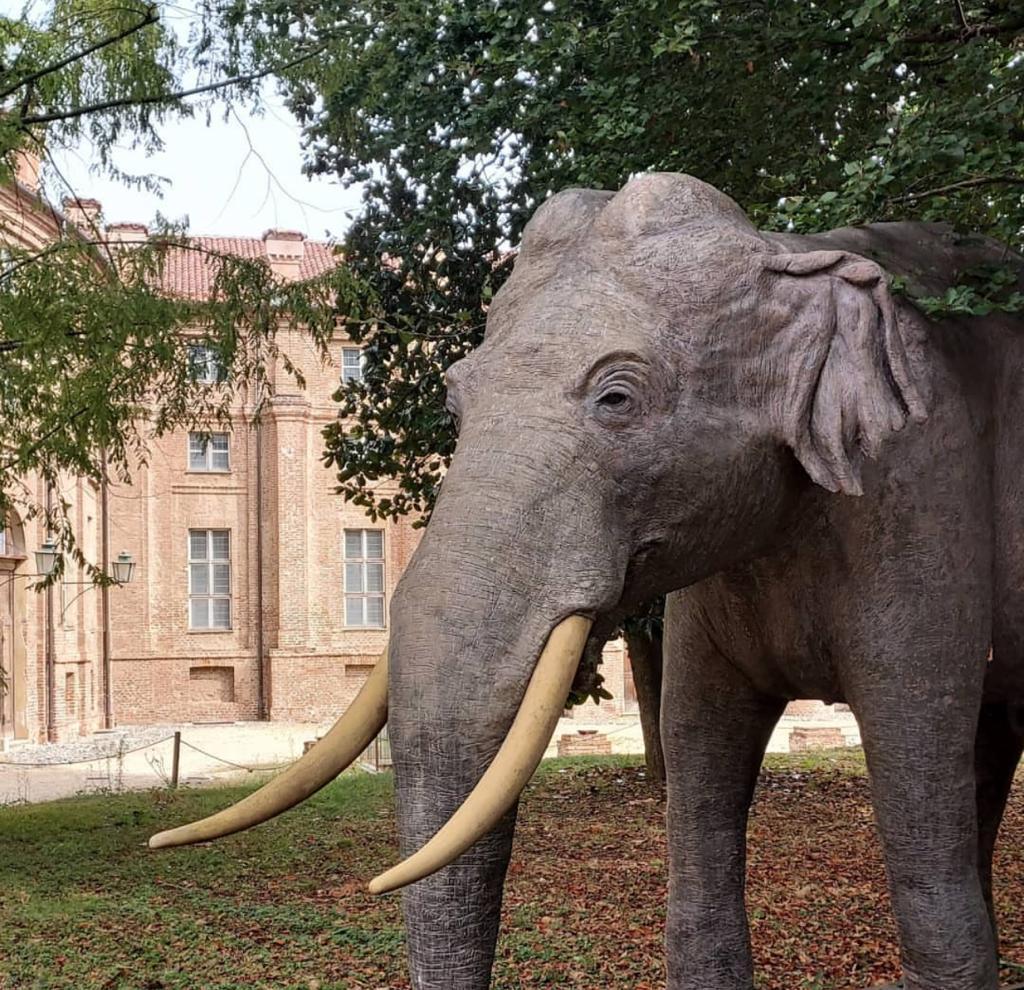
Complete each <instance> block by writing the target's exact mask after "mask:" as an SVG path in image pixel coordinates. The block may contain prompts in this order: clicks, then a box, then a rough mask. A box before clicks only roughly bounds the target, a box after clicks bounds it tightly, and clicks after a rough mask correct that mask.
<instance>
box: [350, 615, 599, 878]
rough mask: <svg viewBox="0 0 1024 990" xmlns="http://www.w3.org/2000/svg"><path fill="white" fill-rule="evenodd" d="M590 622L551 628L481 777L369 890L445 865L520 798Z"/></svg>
mask: <svg viewBox="0 0 1024 990" xmlns="http://www.w3.org/2000/svg"><path fill="white" fill-rule="evenodd" d="M591 625H593V622H592V620H590V619H587V618H584V617H583V616H581V615H572V616H569V618H567V619H563V620H562V621H561V622H560V623H559V624H558V625H557V626H555V628H554V629H552V630H551V634H550V635H549V636H548V641H547V644H546V645H545V646H544V650H543V652H542V653H541V655H540V659H539V660H538V661H537V666H536V668H535V669H534V671H533V676H532V677H531V678H530V683H529V684H528V685H527V688H526V693H525V694H524V695H523V700H522V703H521V704H520V706H519V711H518V712H517V713H516V717H515V720H514V721H513V722H512V726H511V728H510V729H509V731H508V735H507V736H506V737H505V741H504V742H503V743H502V744H501V748H500V749H499V750H498V752H497V754H496V755H495V757H494V759H493V760H492V761H491V765H490V766H489V767H488V768H487V770H486V771H485V773H484V775H483V777H481V778H480V781H479V782H478V783H477V785H476V787H474V788H473V790H472V792H471V793H470V795H469V796H468V797H467V798H466V800H465V801H464V802H463V803H462V805H461V807H460V808H459V809H458V810H457V811H456V812H455V814H454V815H452V817H451V818H450V819H448V821H447V822H446V823H445V824H444V825H443V826H442V827H441V828H440V830H439V831H438V832H437V833H436V834H435V835H434V837H433V838H432V839H430V841H429V842H427V844H426V845H425V846H423V847H422V848H421V849H420V850H419V851H418V852H415V853H413V855H412V856H410V857H409V858H408V859H406V860H404V861H403V862H401V863H399V864H398V865H397V866H393V867H392V868H391V869H390V870H388V871H387V872H386V873H382V874H381V875H380V876H379V877H375V878H374V879H373V880H372V881H371V882H370V893H372V894H385V893H387V892H388V891H390V890H397V889H398V888H399V887H404V886H406V885H407V884H410V883H415V882H416V881H417V880H422V879H423V878H424V877H428V876H430V874H431V873H435V872H436V871H437V870H440V869H441V868H442V867H445V866H447V865H448V864H449V863H451V862H452V861H453V860H455V859H457V858H458V857H459V856H461V855H462V854H463V853H464V852H465V851H466V850H467V849H469V847H470V846H472V845H473V843H475V842H476V841H477V840H478V839H480V838H482V837H483V836H484V835H486V834H487V833H488V832H489V831H490V830H491V829H492V828H494V826H495V825H496V824H497V823H498V821H499V820H500V819H501V817H502V815H504V814H505V812H506V811H508V810H509V808H511V807H512V805H514V804H515V803H516V801H517V800H518V798H519V795H520V793H521V792H522V790H523V788H524V787H525V786H526V783H527V781H528V780H529V779H530V777H532V776H533V772H534V771H535V770H536V769H537V766H538V764H539V763H540V761H541V758H542V757H543V756H544V750H545V749H547V746H548V742H549V741H550V739H551V734H552V733H553V732H554V731H555V726H556V725H557V723H558V719H559V718H560V717H561V714H562V711H563V710H564V709H565V699H566V698H567V697H568V695H569V689H570V688H571V687H572V679H573V677H574V676H575V674H576V668H577V667H578V666H579V662H580V657H581V656H582V654H583V647H584V645H585V644H586V642H587V636H588V635H589V633H590V627H591Z"/></svg>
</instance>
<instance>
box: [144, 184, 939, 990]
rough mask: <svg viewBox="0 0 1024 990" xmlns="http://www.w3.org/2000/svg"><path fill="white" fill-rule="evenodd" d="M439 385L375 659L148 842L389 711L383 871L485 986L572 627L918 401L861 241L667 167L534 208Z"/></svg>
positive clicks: (854, 455) (434, 981) (606, 612)
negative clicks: (747, 207) (477, 338)
mask: <svg viewBox="0 0 1024 990" xmlns="http://www.w3.org/2000/svg"><path fill="white" fill-rule="evenodd" d="M448 402H449V408H450V409H451V411H452V413H453V415H454V416H455V417H456V418H457V420H458V422H459V442H458V448H457V451H456V453H455V457H454V459H453V461H452V464H451V468H450V470H449V472H448V474H447V476H446V477H445V480H444V483H443V486H442V491H441V493H440V497H439V499H438V502H437V505H436V508H435V511H434V513H433V516H432V518H431V520H430V524H429V526H428V527H427V530H426V533H425V536H424V539H423V541H422V543H421V544H420V546H419V548H418V549H417V551H416V553H415V556H414V558H413V560H412V562H411V563H410V565H409V567H408V569H407V571H406V573H405V574H404V575H403V577H402V579H401V582H400V584H399V587H398V589H397V591H396V593H395V596H394V601H393V603H392V608H391V621H392V631H391V637H390V646H389V656H390V660H389V667H390V669H389V670H386V669H385V664H384V663H382V664H381V665H380V666H379V668H378V670H377V671H376V672H375V673H374V674H373V675H372V677H371V679H370V681H369V682H368V684H367V687H366V688H365V689H364V692H363V694H362V695H361V696H360V698H359V699H357V701H356V703H354V704H353V706H352V707H351V708H350V710H349V711H348V712H347V713H346V714H345V715H344V716H343V717H342V719H341V720H340V721H339V723H338V725H337V726H336V727H335V729H334V730H332V734H331V736H330V737H328V739H326V740H325V741H324V742H323V743H321V744H320V745H318V746H317V747H315V748H314V749H313V750H312V751H311V753H310V754H308V756H307V757H306V758H304V760H303V761H300V762H299V763H298V764H296V765H295V766H294V767H293V768H291V770H289V771H288V772H287V773H286V774H283V775H282V776H281V777H279V778H277V779H276V780H274V781H272V782H271V783H270V784H269V785H267V787H266V788H264V790H262V791H260V792H257V793H256V794H255V795H253V796H251V797H249V798H247V799H246V800H245V801H243V802H242V803H241V804H240V805H238V806H236V807H235V808H232V809H228V810H227V811H225V812H222V813H220V814H219V815H217V816H214V817H213V818H212V819H210V820H207V821H205V822H201V823H199V824H198V825H192V826H185V827H184V828H183V829H176V830H174V831H172V832H170V833H162V834H161V835H160V836H157V837H155V839H154V840H153V842H154V844H155V845H171V844H180V843H182V842H188V841H196V840H198V839H206V838H212V837H215V836H216V835H222V834H226V833H227V832H230V831H236V830H237V829H239V828H244V827H247V826H248V825H251V824H253V823H255V822H257V821H262V820H265V819H266V818H268V817H270V815H272V814H276V813H277V812H279V811H281V810H284V808H286V807H290V806H291V805H293V804H295V803H296V802H298V801H299V800H302V798H304V797H305V796H307V795H308V794H310V793H312V791H313V790H315V789H316V788H317V787H320V786H322V785H323V784H324V783H326V782H327V781H328V780H329V779H331V778H332V777H333V776H335V775H336V774H337V773H338V772H339V771H340V770H341V769H342V768H343V766H344V765H346V764H347V763H348V762H349V761H351V760H352V759H354V758H355V757H356V756H357V755H358V753H359V752H360V751H361V750H362V748H363V747H364V746H365V745H366V744H367V742H368V741H369V740H370V739H371V738H372V737H373V735H374V734H375V732H376V731H377V730H378V729H379V728H380V726H381V725H382V724H383V722H384V721H385V718H388V719H389V722H390V734H391V740H392V752H393V756H394V761H395V774H396V794H397V813H398V823H399V833H400V839H401V846H402V852H403V854H404V855H406V856H412V859H411V860H409V861H408V862H407V863H405V864H403V865H402V866H400V867H398V868H396V870H395V871H391V872H390V873H388V874H385V875H384V877H383V878H378V880H377V881H375V882H374V889H378V890H386V889H391V888H393V887H396V886H399V885H401V884H406V883H411V882H412V881H418V882H415V883H412V885H411V886H409V887H408V888H407V889H406V891H405V894H404V898H405V900H404V911H405V918H406V923H407V928H408V938H409V956H410V964H411V970H412V979H413V984H414V986H416V987H417V988H418V990H480V988H485V987H486V986H487V985H488V982H489V978H490V969H491V963H492V958H493V952H494V945H495V938H496V934H497V928H498V917H499V908H500V902H501V893H502V884H503V879H504V874H505V869H506V865H507V863H508V859H509V854H510V849H511V844H512V834H513V826H514V818H515V808H516V802H517V799H518V795H519V791H520V789H521V788H522V786H523V785H524V784H525V782H526V779H527V778H528V777H529V775H530V774H531V773H532V771H533V769H534V768H535V766H536V764H537V762H539V760H540V757H541V754H542V753H543V750H544V747H545V745H546V743H547V741H548V738H549V736H550V733H551V731H552V729H553V726H554V721H555V720H557V717H558V715H559V713H560V711H561V709H562V706H563V703H564V701H565V698H566V694H567V691H568V688H569V685H570V682H571V679H572V676H573V673H574V671H575V668H576V666H577V664H578V661H579V657H580V653H581V651H582V650H583V649H584V648H585V647H586V646H587V645H588V643H587V640H588V637H589V638H590V640H591V643H590V644H589V645H591V646H592V645H593V643H594V641H595V640H597V639H600V638H601V636H602V635H603V633H604V632H605V631H606V630H607V628H608V626H609V623H611V622H614V621H615V620H616V619H617V617H620V616H621V615H622V614H624V612H625V611H626V610H628V609H629V608H630V607H631V606H632V605H633V604H635V603H638V602H639V601H642V600H644V599H647V598H650V597H652V596H655V595H658V594H663V593H666V592H668V591H671V590H673V589H677V588H680V587H683V586H685V585H688V584H690V583H693V582H695V581H698V580H700V579H701V578H703V577H705V576H707V575H709V574H712V573H715V572H717V571H719V570H721V569H723V568H725V567H728V566H729V565H730V564H732V563H735V562H737V561H740V560H743V559H746V558H749V557H751V556H753V555H755V554H758V553H761V552H764V550H765V549H766V548H767V547H768V545H769V544H770V542H771V541H772V540H773V539H774V538H776V537H775V534H777V532H778V530H779V527H780V524H782V523H783V521H784V519H785V516H786V514H787V511H788V510H789V508H790V507H791V506H792V504H793V503H794V501H795V499H796V498H798V497H799V494H800V492H801V491H802V490H803V489H806V488H807V487H808V486H809V485H810V484H811V483H812V482H816V483H818V484H819V485H821V486H824V487H825V488H827V489H830V490H833V491H842V492H846V493H857V492H858V491H859V489H860V479H859V467H860V462H861V459H862V456H863V454H865V453H866V454H868V455H870V454H872V453H874V452H875V451H876V450H877V449H878V447H879V445H880V444H882V443H883V442H884V441H885V439H886V438H887V437H888V436H889V435H890V434H891V433H893V432H894V431H896V430H899V429H900V428H901V427H902V426H903V424H904V422H905V421H906V420H907V418H908V417H910V416H915V417H917V416H921V415H923V409H922V406H921V400H920V398H919V397H918V395H917V392H916V390H915V388H914V386H913V384H912V382H911V376H910V372H909V370H908V357H907V353H906V348H905V341H904V331H903V329H902V328H901V324H900V322H899V321H898V320H897V318H896V314H895V311H894V307H893V303H892V301H891V299H890V298H889V295H888V291H887V289H886V285H885V280H884V277H883V275H882V272H881V270H880V269H879V268H878V267H877V266H876V265H874V264H873V263H872V262H869V261H866V260H865V259H862V258H859V257H855V256H852V255H848V254H846V253H844V252H838V251H813V252H810V253H804V254H787V253H783V252H781V251H780V247H779V245H778V243H776V242H774V241H772V240H771V239H769V238H766V237H764V236H762V235H761V234H760V233H758V231H757V230H755V229H754V227H753V226H752V225H751V224H750V222H749V221H748V220H747V218H746V217H745V215H744V214H743V213H742V211H741V210H740V209H739V208H738V207H737V206H736V204H735V203H733V202H732V201H731V200H730V199H729V198H728V197H726V196H724V195H723V194H721V193H719V192H718V191H716V190H715V189H713V188H712V187H710V186H708V185H706V184H704V183H703V182H700V181H698V180H696V179H693V178H690V177H688V176H683V175H670V174H648V175H643V176H640V177H638V178H636V179H634V180H633V181H631V182H630V183H629V184H628V185H627V186H625V187H624V188H623V189H622V190H621V191H620V192H618V193H617V194H611V193H605V192H596V191H587V190H570V191H567V192H563V193H560V194H559V195H556V196H554V197H553V198H551V199H550V200H549V201H548V202H547V203H545V205H544V206H542V207H541V208H540V209H539V210H538V211H537V213H536V215H535V216H534V218H533V219H532V220H531V222H530V224H529V225H528V226H527V228H526V231H525V235H524V238H523V243H522V248H521V251H520V254H519V256H518V258H517V261H516V265H515V270H514V272H513V274H512V276H511V277H510V279H509V281H508V282H507V283H506V285H505V286H504V287H503V288H502V289H501V291H500V292H499V293H498V294H497V296H496V297H495V299H494V301H493V305H492V307H491V310H490V312H489V314H488V322H487V334H486V338H485V341H484V343H483V344H482V345H481V347H480V348H478V349H477V350H476V351H475V352H474V353H472V354H471V355H470V356H469V357H468V358H466V359H464V360H462V361H460V362H459V363H458V364H456V365H454V366H453V367H452V368H451V369H450V370H449V372H448ZM592 623H596V625H595V626H594V627H593V628H592ZM545 644H547V645H545ZM488 768H489V769H488ZM485 771H486V774H485ZM446 823H448V824H446ZM423 847H426V848H425V849H424V848H423Z"/></svg>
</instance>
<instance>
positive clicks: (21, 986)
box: [0, 754, 1024, 990]
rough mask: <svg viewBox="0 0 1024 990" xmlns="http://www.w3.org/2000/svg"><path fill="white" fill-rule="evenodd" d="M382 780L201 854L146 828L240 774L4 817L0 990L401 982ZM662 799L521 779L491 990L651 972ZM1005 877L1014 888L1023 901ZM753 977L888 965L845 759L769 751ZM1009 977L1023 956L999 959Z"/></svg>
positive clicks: (1006, 901) (757, 843)
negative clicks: (373, 890) (202, 786)
mask: <svg viewBox="0 0 1024 990" xmlns="http://www.w3.org/2000/svg"><path fill="white" fill-rule="evenodd" d="M1022 784H1024V781H1020V780H1019V781H1018V788H1017V791H1016V794H1015V797H1014V799H1013V806H1012V808H1011V809H1010V811H1009V812H1008V815H1007V821H1006V824H1005V826H1004V828H1005V831H1004V834H1003V841H1002V845H1001V856H1000V863H999V872H1000V880H999V888H998V897H999V901H1000V906H1001V909H1002V917H1003V931H1004V953H1003V954H1004V956H1005V957H1006V958H1007V959H1009V960H1012V961H1014V962H1015V963H1017V964H1024V898H1022V897H1021V896H1020V892H1021V891H1022V890H1024V786H1022ZM390 786H391V782H390V778H389V777H388V776H379V777H372V776H366V775H361V774H360V775H356V774H352V775H346V776H345V777H343V778H342V779H341V780H340V781H338V782H336V783H335V784H334V785H332V786H331V787H330V788H328V789H327V790H326V791H325V792H323V793H322V794H321V795H319V796H318V797H317V798H315V799H314V800H312V801H310V802H308V803H307V804H306V805H305V806H303V807H302V808H300V809H297V810H296V811H294V812H291V813H290V814H289V815H286V816H284V817H283V818H281V819H278V820H277V821H275V822H273V823H270V824H268V825H266V826H263V827H262V828H260V829H257V830H255V831H254V832H250V833H246V834H244V835H240V836H235V837H232V838H230V839H226V840H223V841H222V842H220V843H218V844H216V845H211V846H207V847H201V848H197V849H192V850H176V851H166V852H162V853H152V852H149V851H147V850H146V848H145V839H146V837H147V836H148V835H149V834H150V833H151V832H152V831H153V830H154V829H155V828H157V827H160V826H162V825H166V824H170V823H177V822H180V821H183V820H185V819H188V818H192V817H195V816H198V815H201V814H205V813H208V812H209V811H211V810H213V809H214V808H216V807H220V806H223V805H224V804H226V803H227V802H229V801H231V800H235V799H237V798H238V797H239V796H241V795H242V794H244V793H245V792H246V790H248V788H234V789H223V788H221V789H216V790H198V791H182V792H179V793H177V794H168V793H158V792H154V793H150V794H126V795H119V796H112V797H90V798H81V799H75V800H70V801H61V802H54V803H52V804H48V805H37V806H30V807H15V808H4V809H0V987H2V988H3V990H15V988H17V990H30V988H31V990H99V988H111V990H113V988H116V990H186V988H187V990H242V988H244V990H252V988H268V990H269V988H275V990H277V988H304V990H357V988H362V990H392V988H402V987H407V986H408V983H407V981H406V979H405V973H404V961H403V952H404V949H403V934H402V926H401V919H400V916H399V910H398V900H397V898H395V897H388V898H383V899H377V898H373V897H371V896H370V895H369V894H367V893H366V892H365V881H366V880H367V879H368V878H369V877H370V876H371V875H372V874H374V873H376V872H378V871H379V870H380V869H381V868H383V867H384V866H386V865H388V864H389V863H391V862H392V861H393V859H394V856H395V849H394V845H395V842H394V828H393V823H392V816H391V811H390V806H391V802H390ZM663 816H664V803H663V801H662V798H661V796H660V794H659V793H657V792H654V791H652V790H651V789H650V788H649V786H648V784H647V781H645V780H644V778H643V771H642V770H641V768H640V767H638V766H637V765H636V764H635V763H632V762H628V761H625V760H619V759H615V758H612V759H597V760H585V759H581V760H572V761H552V762H551V763H548V764H545V766H544V768H543V769H542V771H541V773H540V774H539V775H538V777H537V779H536V780H535V781H534V783H533V784H532V785H531V787H530V790H529V792H528V793H527V795H526V797H525V799H524V802H523V805H522V810H521V813H520V827H519V831H518V837H517V844H516V852H515V857H514V860H513V863H512V866H511V869H510V874H509V881H508V884H507V888H506V891H507V893H506V902H505V919H504V924H503V934H502V939H501V943H500V946H499V950H498V951H499V960H498V963H497V966H496V972H495V983H494V986H495V988H496V990H513V988H516V990H518V988H523V990H526V988H529V990H534V988H544V987H559V986H565V987H580V988H587V990H595V988H602V990H604V988H608V990H627V988H628V990H653V988H660V987H663V986H664V972H663V966H662V950H661V938H662V936H661V926H662V921H663V917H664V899H665V842H664V837H663V827H662V826H663ZM1014 891H1016V892H1017V893H1016V897H1015V896H1014V893H1013V892H1014ZM749 899H750V908H751V913H752V929H753V939H754V948H755V953H756V956H757V961H758V969H759V976H758V986H759V987H760V988H762V990H863V988H865V987H868V986H870V985H871V984H873V983H876V982H882V981H884V980H886V979H889V978H892V977H893V976H894V975H895V973H896V970H895V946H894V937H895V936H894V928H893V924H892V921H891V920H890V916H889V910H888V901H887V897H886V894H885V888H884V882H883V871H882V865H881V860H880V858H879V852H878V847H877V842H876V838H875V834H874V827H873V825H872V821H871V809H870V805H869V802H868V794H867V784H866V780H865V778H864V776H863V765H862V762H861V760H860V759H859V758H858V757H857V756H856V755H850V754H843V755H832V754H829V755H823V756H817V757H814V758H810V759H800V758H798V757H784V758H779V757H775V758H771V759H770V761H769V765H768V767H767V768H766V770H765V772H764V774H763V776H762V782H761V787H760V789H759V793H758V797H757V803H756V809H755V813H754V816H753V819H752V822H751V828H750V898H749ZM1005 976H1006V977H1007V979H1008V981H1009V980H1011V979H1016V980H1018V981H1019V980H1021V979H1022V977H1024V968H1015V967H1009V968H1007V969H1006V971H1005Z"/></svg>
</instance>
